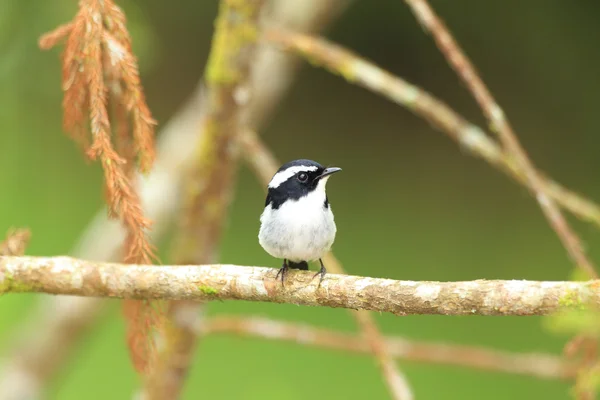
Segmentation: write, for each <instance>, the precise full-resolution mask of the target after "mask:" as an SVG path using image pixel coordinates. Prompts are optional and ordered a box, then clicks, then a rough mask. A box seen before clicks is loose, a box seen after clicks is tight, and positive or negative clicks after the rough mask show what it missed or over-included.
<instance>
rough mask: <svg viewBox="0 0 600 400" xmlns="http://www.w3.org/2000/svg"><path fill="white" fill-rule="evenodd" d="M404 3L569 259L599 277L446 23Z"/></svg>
mask: <svg viewBox="0 0 600 400" xmlns="http://www.w3.org/2000/svg"><path fill="white" fill-rule="evenodd" d="M405 1H406V3H407V4H408V6H409V7H410V8H411V9H412V11H413V13H414V14H415V16H416V18H417V19H418V20H419V22H420V23H421V25H422V26H423V27H424V29H426V30H427V31H428V32H429V33H431V35H432V37H433V39H434V40H435V42H436V44H437V46H438V48H439V49H440V51H441V52H442V54H443V55H444V56H445V57H446V60H447V61H448V63H449V64H450V65H451V66H452V68H453V69H454V71H455V72H456V73H457V74H458V76H459V77H460V78H461V79H462V81H463V82H464V83H465V84H466V86H467V88H468V89H469V91H470V92H471V93H472V94H473V97H474V98H475V100H476V101H477V104H479V107H480V108H481V110H482V111H483V113H484V115H485V116H486V118H487V119H488V120H489V122H490V124H491V126H492V131H493V132H494V133H496V134H497V136H498V138H499V140H500V142H501V143H502V145H503V147H504V150H505V152H506V153H507V154H508V155H509V157H510V158H511V159H512V160H513V162H514V163H515V164H516V166H517V168H518V169H519V170H521V171H522V173H523V175H524V177H525V183H526V186H527V187H528V189H529V190H530V191H531V192H532V194H533V195H534V196H535V198H536V200H537V202H538V204H539V205H540V207H541V209H542V212H543V213H544V216H545V217H546V219H547V220H548V222H549V224H550V226H551V227H552V229H554V231H556V234H557V235H558V237H559V238H560V240H561V242H562V243H563V245H564V247H565V248H566V250H567V252H568V254H569V256H570V257H571V258H572V260H573V261H574V262H575V264H576V265H577V267H579V268H581V269H583V271H584V272H585V273H586V274H587V275H588V276H589V277H590V278H594V279H597V278H598V274H597V272H596V270H595V268H594V265H593V264H592V262H591V261H590V260H589V259H588V257H587V255H586V254H585V251H584V249H583V247H582V246H581V243H580V240H579V237H578V236H577V234H576V233H575V232H574V231H573V230H572V229H571V227H570V226H569V224H568V222H567V221H566V219H565V218H564V216H563V215H562V212H561V211H560V209H559V208H558V206H557V205H556V203H555V201H554V199H552V197H551V196H550V195H549V193H548V191H547V189H546V186H545V185H544V181H543V179H542V177H541V175H540V174H539V172H538V171H537V169H536V167H535V166H534V165H533V163H532V162H531V161H530V160H529V157H528V156H527V153H526V152H525V149H524V148H523V147H522V146H521V144H520V143H519V140H518V139H517V136H516V135H515V132H514V131H513V128H512V127H511V125H510V122H509V121H508V119H507V118H506V116H505V114H504V111H503V110H502V108H500V106H499V105H498V103H497V102H496V100H495V99H494V97H493V96H492V94H491V93H490V91H489V90H488V88H487V87H486V85H485V84H484V83H483V80H482V79H481V78H480V76H479V74H478V73H477V71H476V70H475V68H474V67H473V65H472V63H471V62H470V60H469V59H468V58H467V56H466V55H465V53H464V52H463V51H462V49H461V48H460V46H459V45H458V43H457V42H456V40H454V38H453V37H452V34H451V33H450V31H449V30H448V28H447V27H446V26H445V24H444V22H443V21H442V20H441V19H440V18H439V17H438V16H437V15H436V13H435V12H434V11H433V9H432V8H431V7H430V5H429V3H428V2H427V0H405Z"/></svg>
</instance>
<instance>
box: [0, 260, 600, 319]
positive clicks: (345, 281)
mask: <svg viewBox="0 0 600 400" xmlns="http://www.w3.org/2000/svg"><path fill="white" fill-rule="evenodd" d="M276 272H277V271H276V269H274V268H265V267H252V266H239V265H228V264H215V265H180V266H169V265H165V266H156V265H135V264H117V263H100V262H93V261H87V260H80V259H75V258H71V257H6V256H5V257H0V293H4V294H7V293H21V292H40V293H49V294H62V295H75V296H91V297H113V298H125V299H163V300H196V301H198V300H202V301H211V300H246V301H257V302H271V303H288V304H297V305H305V306H314V307H333V308H349V309H354V310H370V311H378V312H387V313H392V314H395V315H498V316H500V315H504V316H506V315H518V316H527V315H551V314H554V313H556V312H559V311H564V310H569V309H575V310H581V309H582V308H583V309H586V308H589V309H596V308H598V307H599V306H600V281H598V280H592V281H585V282H572V281H526V280H504V281H503V280H475V281H465V282H429V281H422V282H419V281H397V280H392V279H383V278H371V277H362V276H353V275H339V274H327V275H326V277H325V279H324V280H323V281H322V283H321V284H320V285H319V280H318V279H313V273H311V272H309V271H291V272H290V274H289V276H288V278H287V280H286V285H285V286H282V285H281V282H279V281H277V280H276V279H275V274H276Z"/></svg>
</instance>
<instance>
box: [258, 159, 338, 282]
mask: <svg viewBox="0 0 600 400" xmlns="http://www.w3.org/2000/svg"><path fill="white" fill-rule="evenodd" d="M338 171H341V168H337V167H331V168H325V167H323V166H322V165H321V164H319V163H317V162H315V161H312V160H294V161H290V162H288V163H286V164H284V165H282V166H281V168H279V170H278V171H277V173H276V174H275V175H274V176H273V178H272V179H271V182H269V186H268V190H269V192H268V194H267V200H266V202H265V209H264V211H263V213H262V215H261V216H260V223H261V224H260V231H259V233H258V241H259V243H260V245H261V246H262V248H263V249H265V251H266V252H267V253H269V254H270V255H271V256H273V257H276V258H282V259H283V266H282V267H281V269H280V270H279V272H278V273H277V276H279V274H281V281H282V283H283V280H284V277H285V273H286V272H287V270H288V268H296V269H304V270H307V269H308V262H309V261H316V260H319V262H320V264H321V270H320V271H319V272H318V273H317V274H316V275H318V274H320V275H321V279H323V277H324V276H325V273H326V269H325V266H324V265H323V261H321V257H323V255H324V254H325V253H326V252H327V251H329V249H331V246H332V245H333V241H334V240H335V234H336V231H337V228H336V226H335V221H334V218H333V213H332V212H331V206H330V204H329V201H328V199H327V193H326V192H325V186H326V185H327V180H328V179H329V177H330V176H331V174H333V173H335V172H338ZM316 275H315V276H316Z"/></svg>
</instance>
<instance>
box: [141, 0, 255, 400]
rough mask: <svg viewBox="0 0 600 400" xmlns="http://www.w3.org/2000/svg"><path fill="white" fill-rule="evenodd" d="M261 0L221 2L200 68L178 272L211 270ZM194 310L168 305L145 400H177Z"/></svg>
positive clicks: (189, 305)
mask: <svg viewBox="0 0 600 400" xmlns="http://www.w3.org/2000/svg"><path fill="white" fill-rule="evenodd" d="M263 3H264V0H249V1H246V2H230V1H226V0H223V1H221V2H220V7H219V13H218V15H217V18H216V23H215V33H214V35H213V41H212V47H211V51H210V55H209V60H208V64H207V67H206V74H205V82H206V90H207V103H206V109H205V115H204V121H203V122H202V128H201V129H202V130H201V133H200V134H201V135H202V139H201V141H200V143H199V145H198V147H197V152H196V159H195V163H194V165H193V166H192V168H191V169H190V172H189V175H188V176H187V178H186V180H187V181H186V182H184V185H185V190H186V192H187V193H186V196H185V197H184V205H183V209H182V217H181V218H180V227H179V230H178V236H177V237H176V239H175V244H174V250H173V259H174V260H175V262H176V263H177V264H189V263H201V264H202V263H212V262H215V261H216V259H217V257H218V252H219V245H220V242H221V236H222V232H223V229H224V226H225V222H226V219H227V210H228V208H229V204H230V202H231V200H232V197H233V188H234V184H235V179H236V171H237V164H238V159H239V146H238V144H237V140H236V137H237V136H238V132H240V130H241V128H242V127H243V126H245V124H246V119H245V118H246V112H247V105H248V103H249V100H250V96H251V95H252V87H251V83H250V66H251V61H252V60H253V56H254V51H255V47H256V40H257V38H258V35H259V29H258V19H259V16H260V12H261V9H262V5H263ZM199 307H200V306H199V304H197V303H194V302H172V303H170V304H169V310H168V316H169V326H168V329H167V331H166V335H165V337H164V342H165V344H164V346H163V348H162V349H161V351H160V359H159V364H158V368H157V370H156V371H155V373H153V375H152V376H151V377H150V379H149V380H148V381H147V382H146V385H145V388H144V392H143V396H144V398H146V399H157V400H158V399H167V398H168V399H176V398H179V395H180V393H181V390H182V388H183V384H184V382H185V378H186V376H187V372H188V370H189V368H190V365H191V363H192V359H193V357H194V350H195V347H196V343H197V334H196V332H195V329H194V328H195V325H196V323H195V321H194V318H193V317H190V315H191V316H194V315H195V316H197V317H196V318H199V313H200V309H199Z"/></svg>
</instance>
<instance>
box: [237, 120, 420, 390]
mask: <svg viewBox="0 0 600 400" xmlns="http://www.w3.org/2000/svg"><path fill="white" fill-rule="evenodd" d="M240 139H241V143H242V147H243V149H244V156H245V157H246V160H247V161H248V163H249V164H250V167H251V168H252V169H253V170H254V172H255V173H256V175H257V176H258V177H259V179H260V181H261V183H262V184H263V185H264V186H265V187H266V186H267V185H268V184H269V181H270V180H271V177H272V176H273V174H275V172H276V171H277V168H278V167H277V166H278V165H279V163H278V162H277V161H276V159H275V157H274V156H273V154H272V153H271V152H270V151H269V150H268V149H267V148H266V147H265V146H264V145H263V143H262V142H261V141H260V139H259V138H258V136H257V135H256V134H255V133H254V132H252V131H245V132H244V134H243V135H241V138H240ZM324 263H325V265H326V266H327V269H328V270H329V271H331V272H333V273H335V274H345V273H346V272H345V271H344V268H343V267H342V264H341V263H340V262H339V261H338V260H337V258H336V257H335V256H334V255H333V253H328V254H326V255H325V257H324ZM352 315H353V316H354V318H355V319H356V321H357V323H358V326H359V327H360V329H361V331H362V333H363V335H364V337H365V339H366V340H367V342H368V344H369V348H370V350H371V352H372V353H373V355H374V356H375V357H376V359H377V361H378V363H379V368H380V369H381V373H382V374H383V377H384V378H385V381H386V383H387V385H388V388H389V390H390V392H391V394H392V396H393V398H394V399H402V400H409V399H412V398H413V394H412V390H411V388H410V386H409V384H408V382H407V380H406V378H405V377H404V375H403V374H402V372H401V371H400V370H399V369H398V367H397V366H396V363H395V361H394V358H393V356H392V355H391V354H390V353H389V351H388V349H387V346H386V344H385V339H384V337H383V336H382V335H381V333H380V332H379V329H378V328H377V324H376V323H375V320H374V319H373V317H372V316H371V314H369V312H367V311H353V312H352Z"/></svg>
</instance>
